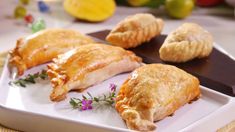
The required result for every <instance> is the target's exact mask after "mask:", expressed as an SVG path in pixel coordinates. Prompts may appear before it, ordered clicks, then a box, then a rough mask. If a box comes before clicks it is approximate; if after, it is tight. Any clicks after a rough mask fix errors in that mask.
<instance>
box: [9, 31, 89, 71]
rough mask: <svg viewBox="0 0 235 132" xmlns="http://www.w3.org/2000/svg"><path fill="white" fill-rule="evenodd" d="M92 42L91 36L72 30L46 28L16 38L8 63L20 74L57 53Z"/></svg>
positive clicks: (49, 59) (50, 58)
mask: <svg viewBox="0 0 235 132" xmlns="http://www.w3.org/2000/svg"><path fill="white" fill-rule="evenodd" d="M92 42H93V40H92V39H91V38H89V37H87V36H84V35H82V34H81V33H79V32H77V31H74V30H68V29H46V30H43V31H40V32H38V33H35V34H32V35H30V36H28V37H25V38H20V39H19V40H17V43H16V47H15V48H14V49H13V50H12V51H11V52H10V55H11V58H10V64H11V65H13V66H15V67H17V70H18V75H22V74H23V73H24V71H25V70H27V69H29V68H31V67H33V66H37V65H39V64H43V63H46V62H49V61H51V60H52V59H53V58H55V57H56V56H57V55H58V54H61V53H64V52H66V51H68V50H71V49H73V48H75V47H77V46H79V45H83V44H87V43H92Z"/></svg>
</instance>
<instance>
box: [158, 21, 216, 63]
mask: <svg viewBox="0 0 235 132" xmlns="http://www.w3.org/2000/svg"><path fill="white" fill-rule="evenodd" d="M212 49H213V38H212V35H211V34H210V33H209V32H208V31H206V30H205V29H203V28H202V27H201V26H199V25H198V24H195V23H184V24H183V25H181V26H180V27H179V28H177V29H176V30H175V31H173V32H171V33H170V34H169V35H168V37H167V38H166V40H165V41H164V43H163V45H162V47H161V48H160V50H159V54H160V58H161V59H162V60H164V61H169V62H186V61H189V60H192V59H194V58H203V57H206V56H209V55H210V53H211V51H212Z"/></svg>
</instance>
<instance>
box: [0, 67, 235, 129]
mask: <svg viewBox="0 0 235 132" xmlns="http://www.w3.org/2000/svg"><path fill="white" fill-rule="evenodd" d="M43 68H45V65H41V66H38V67H35V68H32V69H30V70H28V71H27V72H26V73H25V75H27V74H29V73H36V72H38V71H41V69H43ZM9 74H10V73H9V70H8V68H7V66H5V68H4V71H3V74H2V77H1V81H0V105H1V106H0V119H1V120H0V123H2V124H4V125H6V126H9V127H12V128H15V129H19V130H23V131H52V130H53V131H79V130H80V131H82V130H87V131H94V130H95V131H112V130H113V131H128V129H127V128H126V125H125V123H124V122H123V120H122V119H121V118H120V116H119V115H118V113H117V112H116V110H115V109H114V108H113V107H110V106H105V105H104V106H100V107H95V108H94V109H92V110H88V111H79V110H77V109H72V108H71V106H70V105H69V100H70V98H71V97H79V98H81V95H82V94H86V92H87V91H89V92H90V93H91V94H92V95H94V96H96V95H102V94H103V93H108V92H109V90H110V89H109V84H110V83H115V84H117V85H118V86H121V84H122V83H123V82H124V81H125V80H126V78H127V76H128V75H129V73H125V74H120V75H117V76H115V77H113V78H111V79H108V80H106V81H104V82H102V83H100V84H98V85H95V86H92V87H90V88H88V89H87V90H85V91H84V92H83V93H77V92H70V93H69V95H68V97H67V99H66V100H64V101H62V102H59V103H53V102H51V101H50V100H49V94H50V91H51V90H52V88H51V86H50V83H49V81H48V80H47V81H40V83H37V84H32V85H28V86H27V87H26V88H23V87H17V86H10V85H9V84H8V82H9V81H10V80H11V79H10V77H9ZM118 88H119V87H118ZM201 90H202V97H201V98H200V99H199V100H197V101H195V102H193V103H192V104H186V105H185V106H183V107H181V108H180V109H179V110H177V111H176V112H175V113H174V115H173V116H170V117H167V118H165V119H163V120H161V121H159V122H156V125H157V131H158V132H161V131H164V132H168V131H169V132H172V131H180V130H182V131H193V130H195V131H196V130H199V129H201V130H207V131H214V130H216V129H217V128H219V127H221V126H223V125H224V124H225V123H227V122H229V121H230V120H231V119H232V118H235V115H234V114H233V115H232V113H231V112H230V114H231V116H229V119H228V118H226V119H221V118H223V116H219V115H221V114H224V115H226V114H229V113H228V112H226V113H224V112H225V111H226V110H228V107H230V106H234V99H233V98H232V97H229V96H226V95H224V94H221V93H218V92H216V91H213V90H210V89H207V88H205V87H203V86H201ZM213 117H215V118H219V119H218V120H220V122H221V123H220V124H219V125H217V126H215V125H214V124H213V123H211V122H213V121H211V120H208V119H209V118H213ZM221 120H222V121H221ZM206 123H207V126H206V127H205V128H204V127H202V128H201V127H200V126H203V125H202V124H206Z"/></svg>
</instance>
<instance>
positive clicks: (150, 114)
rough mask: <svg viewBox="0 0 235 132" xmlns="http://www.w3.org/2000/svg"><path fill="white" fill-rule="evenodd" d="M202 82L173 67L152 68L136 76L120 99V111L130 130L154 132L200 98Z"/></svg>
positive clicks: (122, 89) (121, 90) (135, 72)
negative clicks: (165, 120) (152, 131)
mask: <svg viewBox="0 0 235 132" xmlns="http://www.w3.org/2000/svg"><path fill="white" fill-rule="evenodd" d="M199 96H200V89H199V80H198V79H197V78H196V77H194V76H192V75H190V74H188V73H186V72H185V71H183V70H181V69H179V68H177V67H175V66H171V65H164V64H149V65H144V66H142V67H140V68H138V69H136V70H135V71H133V72H132V74H131V76H130V77H129V78H128V79H127V80H126V81H125V82H124V84H123V85H122V86H121V89H120V91H119V93H118V96H117V99H116V106H115V107H116V110H117V111H118V112H119V114H120V115H121V117H122V118H123V120H125V122H126V124H127V127H128V128H129V129H133V130H138V131H150V130H154V129H155V128H156V126H155V124H154V121H158V120H161V119H163V118H165V117H167V116H169V115H171V114H173V113H174V112H175V111H176V110H177V109H178V108H179V107H181V106H183V105H184V104H186V103H188V102H190V101H192V100H194V99H197V98H199Z"/></svg>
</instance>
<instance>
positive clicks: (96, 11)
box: [64, 0, 116, 22]
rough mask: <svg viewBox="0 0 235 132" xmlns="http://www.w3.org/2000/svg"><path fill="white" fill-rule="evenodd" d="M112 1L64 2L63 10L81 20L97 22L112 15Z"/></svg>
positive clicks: (113, 7) (82, 0)
mask: <svg viewBox="0 0 235 132" xmlns="http://www.w3.org/2000/svg"><path fill="white" fill-rule="evenodd" d="M115 8H116V4H115V1H114V0H65V1H64V9H65V11H66V12H67V13H69V14H70V15H72V16H74V17H76V18H79V19H81V20H86V21H91V22H98V21H103V20H105V19H107V18H109V17H111V16H112V15H113V13H114V12H115Z"/></svg>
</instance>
